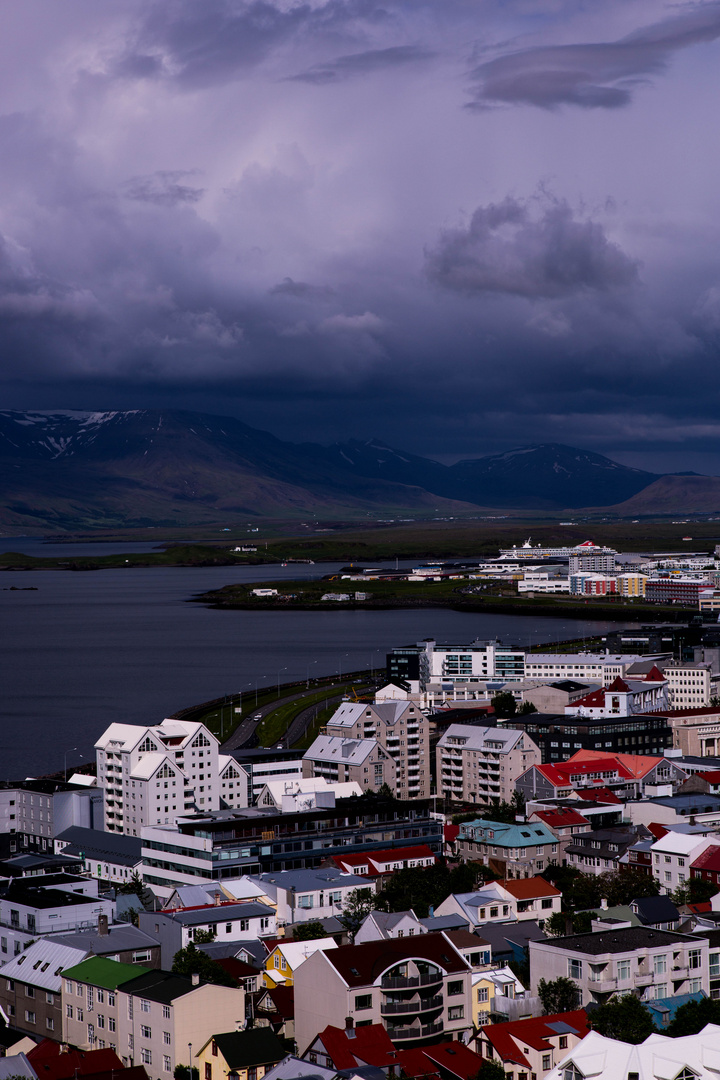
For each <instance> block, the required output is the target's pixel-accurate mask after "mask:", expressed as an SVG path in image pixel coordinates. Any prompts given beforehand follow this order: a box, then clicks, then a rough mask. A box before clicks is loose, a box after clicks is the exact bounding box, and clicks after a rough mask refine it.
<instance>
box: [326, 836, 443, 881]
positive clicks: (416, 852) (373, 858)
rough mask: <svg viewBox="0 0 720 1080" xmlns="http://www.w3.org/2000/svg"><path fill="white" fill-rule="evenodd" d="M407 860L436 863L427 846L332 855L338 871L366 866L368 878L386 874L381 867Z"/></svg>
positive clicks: (419, 845)
mask: <svg viewBox="0 0 720 1080" xmlns="http://www.w3.org/2000/svg"><path fill="white" fill-rule="evenodd" d="M409 859H432V860H433V862H437V859H436V857H435V854H434V853H433V852H432V851H431V850H430V848H429V847H428V845H427V844H415V845H414V846H413V847H404V848H383V849H382V850H379V851H365V852H362V854H353V855H333V856H332V861H333V862H334V863H335V865H336V866H337V867H338V869H339V870H346V869H348V868H354V867H358V866H367V868H368V873H367V876H368V877H377V875H378V874H382V873H387V871H386V870H383V869H382V865H383V864H385V863H391V862H403V863H404V862H407V861H408V860H409Z"/></svg>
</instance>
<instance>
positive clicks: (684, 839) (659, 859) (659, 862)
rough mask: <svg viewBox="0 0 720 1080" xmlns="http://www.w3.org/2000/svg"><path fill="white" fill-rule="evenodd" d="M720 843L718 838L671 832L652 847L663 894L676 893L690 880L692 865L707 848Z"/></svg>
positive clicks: (653, 864)
mask: <svg viewBox="0 0 720 1080" xmlns="http://www.w3.org/2000/svg"><path fill="white" fill-rule="evenodd" d="M719 843H720V837H718V836H697V835H692V834H688V833H678V832H673V831H672V830H670V831H669V832H666V833H665V835H664V836H663V837H661V838H660V839H659V840H656V841H655V843H654V844H652V846H651V847H650V852H651V856H652V872H653V876H654V878H655V880H656V881H657V883H658V885H659V886H660V888H661V890H662V892H664V893H671V892H674V891H675V889H677V888H678V887H679V886H680V885H684V884H685V882H686V881H687V880H688V879H689V878H690V863H692V862H693V861H694V860H695V859H697V857H698V855H701V854H702V853H703V851H705V849H706V848H709V847H715V846H717V845H718V844H719Z"/></svg>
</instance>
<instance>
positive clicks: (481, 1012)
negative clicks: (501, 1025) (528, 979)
mask: <svg viewBox="0 0 720 1080" xmlns="http://www.w3.org/2000/svg"><path fill="white" fill-rule="evenodd" d="M524 995H525V987H524V986H523V984H522V983H521V982H520V980H519V979H518V977H517V975H515V974H513V972H512V970H511V969H510V968H509V967H502V968H492V969H491V970H490V971H478V972H475V974H474V975H473V977H472V1022H473V1025H474V1027H475V1028H476V1029H477V1028H481V1027H484V1026H485V1024H489V1023H490V1013H491V1012H492V1011H493V1002H494V1003H495V1010H496V1011H497V1012H503V1011H504V1010H503V1003H502V998H518V997H524ZM498 999H500V1000H498Z"/></svg>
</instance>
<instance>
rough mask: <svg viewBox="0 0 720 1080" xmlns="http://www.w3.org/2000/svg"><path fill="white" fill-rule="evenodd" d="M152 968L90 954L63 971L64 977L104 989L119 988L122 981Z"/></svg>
mask: <svg viewBox="0 0 720 1080" xmlns="http://www.w3.org/2000/svg"><path fill="white" fill-rule="evenodd" d="M148 971H150V968H146V967H141V965H140V964H121V963H120V962H119V961H118V960H107V959H106V958H105V957H104V956H89V957H88V958H87V960H83V961H82V963H80V964H76V965H75V967H71V968H66V969H65V971H63V973H62V974H63V979H74V980H75V981H76V982H82V983H89V984H90V985H91V986H102V987H103V989H104V990H117V988H118V986H120V985H121V984H122V983H126V982H130V980H131V979H137V977H138V975H145V974H146V973H147V972H148Z"/></svg>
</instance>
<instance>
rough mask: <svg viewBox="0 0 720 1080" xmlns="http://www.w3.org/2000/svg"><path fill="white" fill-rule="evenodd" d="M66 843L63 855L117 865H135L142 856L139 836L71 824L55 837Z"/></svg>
mask: <svg viewBox="0 0 720 1080" xmlns="http://www.w3.org/2000/svg"><path fill="white" fill-rule="evenodd" d="M57 839H58V840H61V841H63V842H66V843H68V845H69V846H68V847H67V848H65V849H64V850H63V854H65V855H80V854H82V855H84V856H85V857H86V858H91V859H100V860H102V861H104V862H112V863H115V864H116V865H119V866H135V865H136V864H137V863H139V862H140V861H141V858H142V840H141V839H140V837H139V836H124V835H122V834H119V835H116V834H115V833H107V832H103V831H102V830H101V829H83V828H81V827H80V826H79V825H73V826H72V827H71V828H69V829H65V831H64V832H62V833H60V834H59V836H58V837H57Z"/></svg>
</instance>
